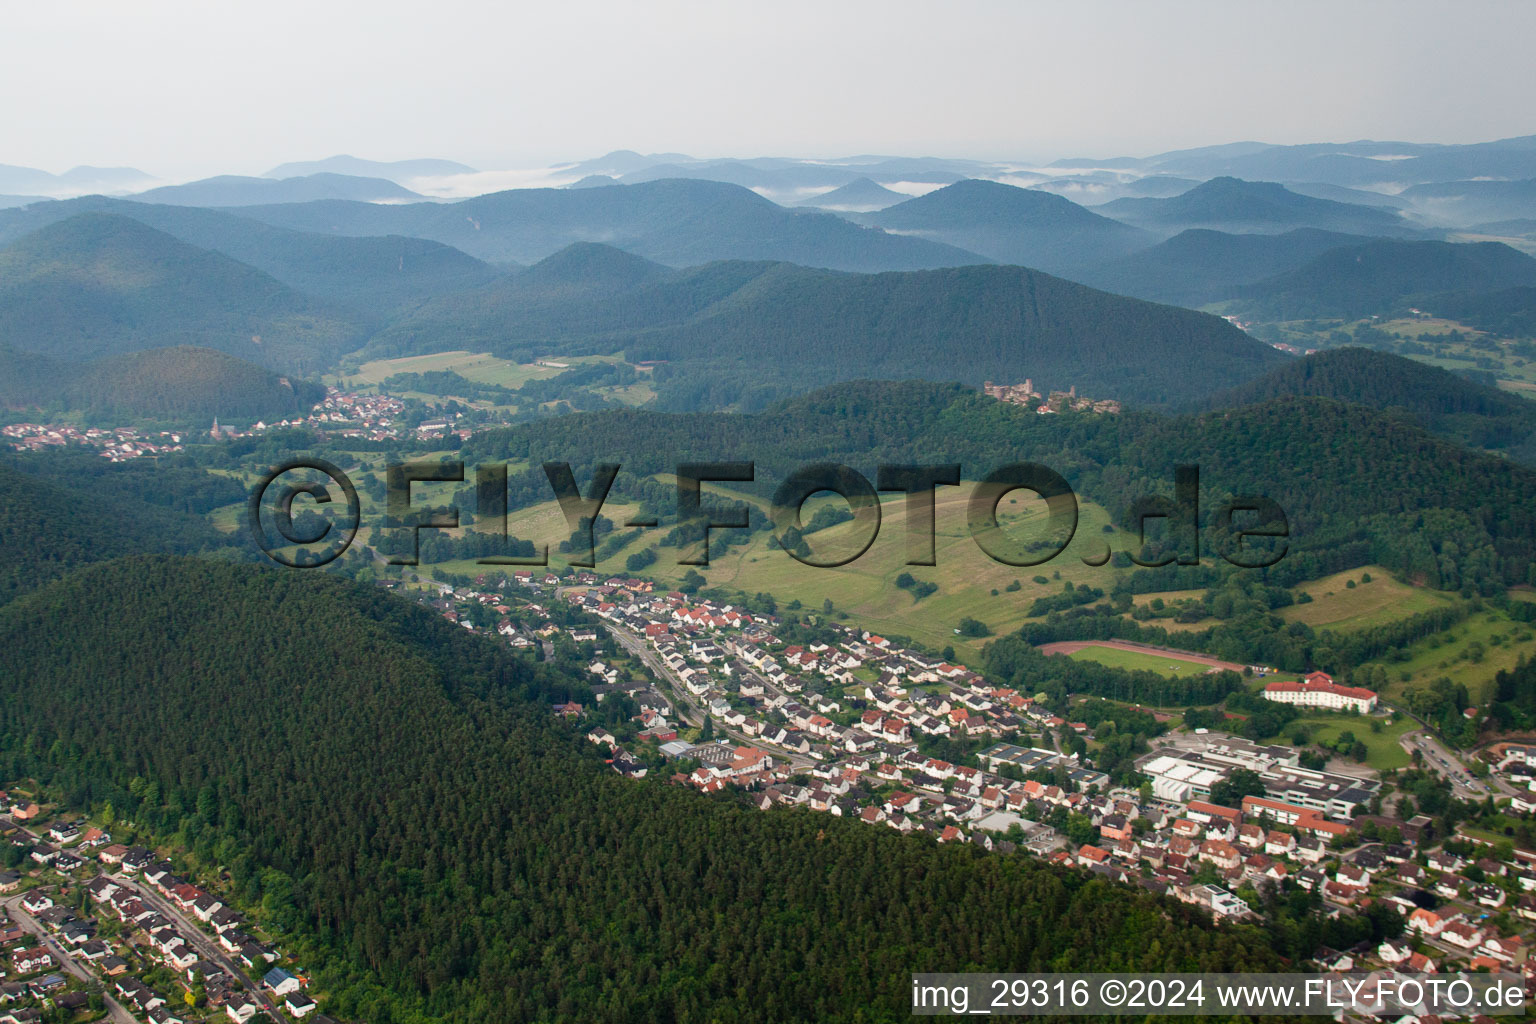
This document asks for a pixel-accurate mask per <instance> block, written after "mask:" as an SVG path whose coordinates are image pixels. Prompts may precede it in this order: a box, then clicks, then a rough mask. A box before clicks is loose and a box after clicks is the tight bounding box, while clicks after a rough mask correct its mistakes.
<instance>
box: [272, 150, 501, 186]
mask: <svg viewBox="0 0 1536 1024" xmlns="http://www.w3.org/2000/svg"><path fill="white" fill-rule="evenodd" d="M474 173H475V168H473V167H470V166H468V165H467V164H461V163H457V162H455V161H453V160H360V159H358V158H357V157H355V156H346V155H341V156H332V157H327V158H326V159H324V160H301V161H298V162H296V163H287V164H279V165H278V166H276V167H274V168H272V169H271V170H270V171H268V172H267V173H266V174H263V175H262V177H263V178H303V177H308V176H309V175H311V174H344V175H350V176H352V177H357V178H385V179H387V180H389V181H393V182H397V183H403V182H406V181H409V180H411V179H412V178H434V177H440V176H445V175H450V174H474Z"/></svg>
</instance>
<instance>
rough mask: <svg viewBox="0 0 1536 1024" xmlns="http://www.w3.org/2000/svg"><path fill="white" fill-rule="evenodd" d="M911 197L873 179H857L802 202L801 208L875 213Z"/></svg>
mask: <svg viewBox="0 0 1536 1024" xmlns="http://www.w3.org/2000/svg"><path fill="white" fill-rule="evenodd" d="M909 198H910V197H909V196H905V195H902V194H901V193H900V192H893V191H891V190H890V189H888V188H886V187H885V186H884V185H880V184H877V183H876V182H875V181H874V180H873V179H871V178H855V179H853V180H852V181H850V182H849V183H848V184H846V185H839V186H838V187H837V188H834V189H833V190H832V191H830V192H822V193H820V194H819V195H814V196H811V197H810V198H809V199H802V200H800V203H799V205H800V206H814V207H816V208H817V209H821V210H830V211H832V212H833V213H873V212H875V211H876V210H883V209H885V208H886V207H887V206H895V205H896V204H897V203H900V202H904V201H905V200H907V199H909Z"/></svg>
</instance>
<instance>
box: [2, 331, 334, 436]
mask: <svg viewBox="0 0 1536 1024" xmlns="http://www.w3.org/2000/svg"><path fill="white" fill-rule="evenodd" d="M324 398H325V388H324V387H323V386H322V385H320V384H317V383H315V382H313V381H308V380H303V379H301V378H298V377H284V376H280V375H278V374H277V373H274V372H273V371H271V370H268V369H265V368H264V367H261V366H257V365H256V364H255V363H250V362H246V361H245V360H244V359H237V358H235V357H234V356H232V355H228V354H227V353H224V352H218V351H216V350H214V349H210V348H197V347H194V346H191V345H178V346H174V347H171V348H153V349H146V350H144V351H142V352H130V353H127V354H125V355H119V356H108V357H106V358H104V359H97V360H94V361H92V362H87V363H71V362H65V361H62V360H58V359H52V358H49V357H48V356H44V355H38V354H35V353H30V352H16V351H15V350H13V349H9V348H5V347H3V346H0V404H3V405H5V406H8V407H10V408H12V409H25V408H37V409H40V410H42V411H43V413H44V414H45V415H53V414H56V413H58V412H61V411H64V410H76V409H78V410H85V411H88V412H91V413H93V414H95V415H97V416H118V417H123V418H128V419H132V418H135V417H148V418H151V419H158V420H175V421H181V422H186V421H187V420H196V421H198V422H199V423H202V422H204V421H206V420H208V419H210V418H212V417H215V416H223V417H225V419H226V420H228V419H229V418H232V417H233V418H239V419H247V420H259V419H269V420H276V419H282V418H286V417H289V416H303V415H305V414H307V413H308V412H309V410H310V409H312V408H314V406H315V404H316V403H318V402H320V401H321V400H322V399H324Z"/></svg>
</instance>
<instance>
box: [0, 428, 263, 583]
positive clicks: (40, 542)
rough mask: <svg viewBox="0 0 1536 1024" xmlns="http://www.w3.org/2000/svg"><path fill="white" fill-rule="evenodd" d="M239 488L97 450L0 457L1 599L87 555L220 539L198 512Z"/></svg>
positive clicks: (188, 547)
mask: <svg viewBox="0 0 1536 1024" xmlns="http://www.w3.org/2000/svg"><path fill="white" fill-rule="evenodd" d="M24 467H25V468H24ZM26 469H42V470H45V471H46V472H47V473H48V474H49V476H48V477H43V476H40V475H38V474H37V473H34V472H27V471H25V470H26ZM145 470H150V471H151V472H150V473H148V474H146V473H145ZM69 481H73V482H74V483H76V484H80V485H82V487H81V488H76V487H71V486H69V484H68V482H69ZM210 485H211V486H210ZM241 494H242V488H241V487H240V486H239V485H238V484H236V483H234V481H232V480H228V479H227V478H215V477H210V476H209V475H208V474H206V473H204V472H203V471H202V470H198V469H194V468H192V467H190V466H183V465H163V466H160V467H147V466H138V467H128V466H124V467H121V468H119V467H117V466H111V465H108V464H107V463H105V462H104V461H103V460H102V459H101V458H100V457H99V456H96V455H87V456H84V457H83V458H77V457H72V456H67V455H62V454H58V455H56V456H53V457H50V458H49V459H48V460H47V462H46V463H36V464H24V463H19V462H18V461H17V460H16V459H15V458H12V457H6V458H4V459H0V546H3V549H4V550H5V552H6V559H5V565H4V568H3V570H0V604H4V603H5V602H6V601H9V600H11V599H12V598H13V597H15V596H17V595H18V594H22V593H26V592H28V591H30V590H33V589H36V588H37V587H40V586H42V585H43V584H45V583H47V582H48V581H50V580H54V579H57V578H59V577H60V576H62V575H64V574H65V573H66V572H68V571H69V570H71V569H75V568H78V567H79V566H81V565H85V564H86V563H88V562H96V561H102V560H105V559H110V558H120V557H122V556H124V555H133V554H142V553H146V552H164V551H172V552H192V551H199V550H203V549H205V548H218V547H223V546H224V545H225V544H226V543H227V541H226V539H225V538H224V536H223V535H221V534H219V533H217V532H216V531H215V530H214V529H213V528H212V527H210V526H209V525H208V523H207V521H206V520H205V519H204V518H203V517H202V515H200V514H197V513H200V512H203V511H206V510H207V509H208V508H211V507H213V505H216V504H221V503H226V502H230V501H238V500H239V499H240V497H241ZM141 497H148V498H151V499H155V498H159V499H164V501H165V502H166V503H165V504H158V505H151V504H149V503H148V502H147V501H144V500H141ZM188 506H191V507H190V508H189V507H188Z"/></svg>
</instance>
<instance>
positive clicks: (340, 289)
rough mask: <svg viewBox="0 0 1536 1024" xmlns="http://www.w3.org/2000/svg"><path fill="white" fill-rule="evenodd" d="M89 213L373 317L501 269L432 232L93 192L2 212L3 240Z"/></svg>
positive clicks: (0, 238) (487, 277)
mask: <svg viewBox="0 0 1536 1024" xmlns="http://www.w3.org/2000/svg"><path fill="white" fill-rule="evenodd" d="M81 213H111V214H118V215H121V216H124V217H131V218H133V219H134V220H136V221H139V222H140V223H142V224H147V225H149V226H150V227H152V228H155V229H156V230H158V231H163V232H165V233H166V234H168V235H172V236H174V237H176V238H179V239H181V240H182V241H183V242H186V243H187V244H189V245H195V246H197V247H198V248H201V249H210V250H212V251H213V252H218V253H223V254H224V255H225V256H228V257H229V258H230V259H234V260H239V261H240V262H241V263H245V264H249V265H250V266H252V267H255V268H256V269H257V270H260V271H263V272H264V273H267V274H270V275H271V276H272V277H274V278H276V279H277V280H278V281H281V282H282V283H283V284H285V285H287V286H288V287H290V288H292V289H294V290H296V291H299V292H303V293H304V294H305V295H310V296H314V297H315V298H319V299H323V300H328V301H333V302H336V303H338V304H341V305H344V306H346V307H347V310H348V311H349V312H350V313H352V314H354V315H357V316H360V317H364V318H366V319H368V320H370V321H377V320H379V319H381V318H384V317H386V316H388V315H390V314H391V313H393V312H394V311H395V310H397V309H399V308H401V307H403V306H411V305H414V304H416V303H419V302H422V301H423V300H425V299H428V298H432V297H434V296H440V295H447V294H449V293H451V292H455V291H460V290H462V289H465V288H475V287H479V286H480V285H483V284H487V283H489V282H491V281H493V280H495V279H496V278H498V277H500V276H501V271H499V270H497V269H496V268H494V267H491V266H490V265H488V264H486V263H482V262H481V261H480V260H477V259H475V258H474V257H472V256H469V255H467V254H465V253H462V252H460V251H458V250H457V249H454V248H452V247H450V246H446V245H442V244H440V243H438V242H432V241H428V240H427V239H424V238H406V237H403V236H400V235H387V236H381V237H376V238H351V237H347V236H344V235H328V234H318V233H314V232H303V231H290V230H288V229H286V228H276V227H272V226H271V225H270V224H263V223H261V222H260V221H255V220H251V219H250V218H248V217H241V216H238V215H237V214H235V213H231V212H228V211H225V210H206V209H200V208H198V207H191V206H171V205H160V204H153V203H138V202H129V201H127V200H123V199H108V198H106V197H104V196H87V197H85V198H83V199H69V200H63V201H60V202H56V203H39V204H37V205H34V206H31V207H29V208H28V209H25V210H10V211H5V212H0V245H5V244H7V243H9V242H12V241H14V240H16V239H18V238H20V237H22V236H23V235H26V234H30V233H31V232H33V231H37V230H38V229H40V228H43V227H46V226H48V225H50V224H55V223H57V222H59V221H62V220H67V219H69V218H70V217H73V216H76V215H77V214H81Z"/></svg>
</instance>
